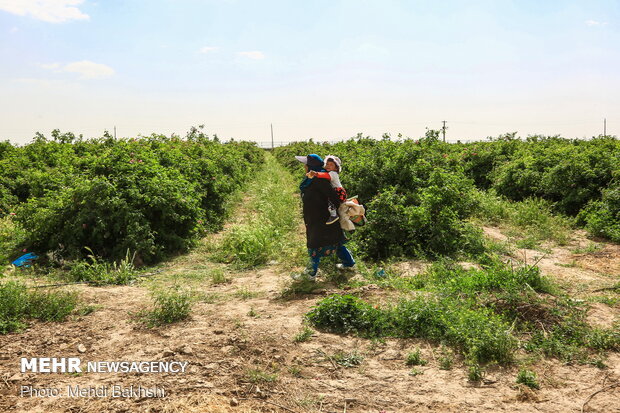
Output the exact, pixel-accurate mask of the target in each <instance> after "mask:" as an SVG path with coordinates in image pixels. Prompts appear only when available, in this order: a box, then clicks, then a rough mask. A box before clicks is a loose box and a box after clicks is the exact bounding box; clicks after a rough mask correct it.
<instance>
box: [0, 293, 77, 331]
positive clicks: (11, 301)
mask: <svg viewBox="0 0 620 413" xmlns="http://www.w3.org/2000/svg"><path fill="white" fill-rule="evenodd" d="M77 305H78V295H77V293H75V292H64V291H41V290H28V289H27V287H26V286H25V285H24V284H22V283H19V282H16V281H9V282H7V283H4V284H0V334H7V333H10V332H12V331H17V330H20V329H22V328H24V327H26V325H27V324H26V321H27V320H29V319H37V320H41V321H64V320H65V319H66V318H67V316H68V315H69V314H71V313H72V312H73V311H74V310H75V309H76V307H77Z"/></svg>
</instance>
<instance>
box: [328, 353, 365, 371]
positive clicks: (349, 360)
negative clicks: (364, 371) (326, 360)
mask: <svg viewBox="0 0 620 413" xmlns="http://www.w3.org/2000/svg"><path fill="white" fill-rule="evenodd" d="M331 359H332V360H333V361H334V362H335V363H336V364H338V365H339V366H342V367H357V366H359V365H360V364H362V361H364V356H362V355H361V354H359V353H358V352H357V351H353V352H349V353H345V352H342V351H339V352H337V353H336V354H334V355H333V356H331Z"/></svg>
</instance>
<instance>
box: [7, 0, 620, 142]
mask: <svg viewBox="0 0 620 413" xmlns="http://www.w3.org/2000/svg"><path fill="white" fill-rule="evenodd" d="M619 17H620V2H617V1H596V0H594V1H589V2H586V1H545V2H539V1H529V0H523V1H502V0H496V1H476V0H471V1H456V0H454V1H441V2H433V1H386V0H384V1H364V0H357V1H337V0H332V1H322V0H319V1H311V2H308V1H303V2H302V1H293V0H291V1H268V0H265V1H245V0H238V1H236V0H202V1H198V0H149V1H145V0H124V1H121V0H97V1H90V0H0V56H1V59H2V60H1V61H2V64H1V65H0V88H1V90H2V92H3V93H2V95H3V99H2V100H0V112H1V113H2V122H1V123H0V139H1V140H4V139H10V140H11V141H13V142H17V143H26V142H28V141H30V139H31V138H32V137H33V136H34V133H35V132H36V131H41V132H44V133H49V132H50V131H51V130H52V129H54V128H59V129H61V130H63V131H73V132H74V133H83V134H84V135H85V136H87V137H91V136H101V134H102V133H103V130H105V129H108V130H112V128H113V127H114V126H115V125H116V127H117V130H118V134H119V136H136V135H138V134H143V135H146V134H150V133H152V132H158V133H165V134H170V133H173V132H174V133H178V134H184V133H185V132H186V131H187V130H188V129H189V127H190V126H192V125H198V124H205V125H206V130H207V132H208V133H217V134H218V135H219V136H220V137H222V138H230V137H233V138H235V139H252V140H257V141H268V140H269V139H270V135H269V124H270V123H273V124H274V131H275V140H276V141H289V140H297V139H307V138H314V139H319V140H323V139H340V138H346V137H350V136H354V135H356V134H357V133H358V132H361V133H364V134H365V135H371V136H376V137H380V136H381V134H383V133H385V132H387V133H390V134H392V135H393V136H396V135H397V134H398V133H402V134H403V135H405V136H411V137H418V136H422V135H423V134H424V132H425V128H426V127H429V128H435V129H438V128H439V127H440V126H441V121H442V120H444V119H445V120H446V121H447V125H448V128H449V129H448V133H447V136H448V139H450V140H456V139H482V138H485V137H487V136H497V135H499V134H501V133H505V132H511V131H517V132H518V133H519V134H520V135H522V136H527V135H528V134H534V133H541V134H562V135H563V136H566V137H579V138H581V137H590V136H593V135H597V134H599V133H602V127H603V118H605V117H606V118H607V123H608V132H609V133H611V134H616V135H620V132H619V131H620V47H618V46H619V45H620V36H619V30H618V27H619V24H620V20H619Z"/></svg>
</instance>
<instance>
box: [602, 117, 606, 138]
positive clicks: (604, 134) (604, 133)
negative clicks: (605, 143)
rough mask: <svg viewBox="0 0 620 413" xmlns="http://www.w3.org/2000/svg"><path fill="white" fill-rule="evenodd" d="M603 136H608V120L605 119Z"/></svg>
mask: <svg viewBox="0 0 620 413" xmlns="http://www.w3.org/2000/svg"><path fill="white" fill-rule="evenodd" d="M603 136H607V118H604V119H603Z"/></svg>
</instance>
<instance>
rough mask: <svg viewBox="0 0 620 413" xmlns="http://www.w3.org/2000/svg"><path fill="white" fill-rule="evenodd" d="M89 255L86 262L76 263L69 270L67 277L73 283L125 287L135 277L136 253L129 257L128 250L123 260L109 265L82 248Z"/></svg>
mask: <svg viewBox="0 0 620 413" xmlns="http://www.w3.org/2000/svg"><path fill="white" fill-rule="evenodd" d="M84 249H86V250H87V251H88V252H89V254H88V255H87V259H88V261H78V262H75V263H74V264H73V266H72V267H71V269H70V270H69V277H70V278H71V280H73V281H86V282H89V283H92V284H95V285H105V284H118V285H125V284H129V283H130V282H132V281H133V280H134V279H135V278H136V275H137V271H136V268H135V266H134V264H133V262H134V260H135V256H136V253H135V252H134V254H133V255H132V256H131V257H130V253H129V250H127V252H126V254H125V258H123V259H122V260H120V261H119V262H118V263H117V262H113V263H112V264H109V263H107V262H105V261H102V260H101V259H100V258H99V257H97V256H96V255H95V253H94V252H93V250H91V249H90V248H89V247H84Z"/></svg>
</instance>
